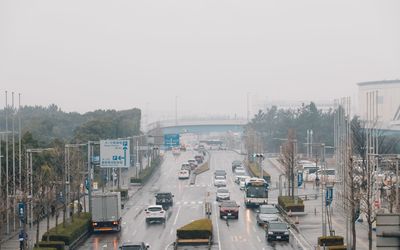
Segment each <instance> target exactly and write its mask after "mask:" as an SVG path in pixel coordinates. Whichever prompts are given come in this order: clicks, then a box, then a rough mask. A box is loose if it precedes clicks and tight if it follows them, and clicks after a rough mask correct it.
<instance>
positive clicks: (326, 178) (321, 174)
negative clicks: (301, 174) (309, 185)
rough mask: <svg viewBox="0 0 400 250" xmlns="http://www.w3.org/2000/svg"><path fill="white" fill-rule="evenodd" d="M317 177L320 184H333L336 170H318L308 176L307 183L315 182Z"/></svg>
mask: <svg viewBox="0 0 400 250" xmlns="http://www.w3.org/2000/svg"><path fill="white" fill-rule="evenodd" d="M317 176H318V178H319V180H320V181H322V182H335V181H336V170H335V169H333V168H329V169H325V170H322V169H320V170H318V171H317V172H316V173H314V174H309V175H308V181H315V179H316V177H317Z"/></svg>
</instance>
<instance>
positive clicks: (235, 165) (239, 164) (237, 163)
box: [232, 160, 242, 172]
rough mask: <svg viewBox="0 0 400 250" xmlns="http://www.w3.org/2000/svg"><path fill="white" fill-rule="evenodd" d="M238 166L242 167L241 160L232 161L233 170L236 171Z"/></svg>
mask: <svg viewBox="0 0 400 250" xmlns="http://www.w3.org/2000/svg"><path fill="white" fill-rule="evenodd" d="M237 167H242V162H241V161H238V160H236V161H233V162H232V172H234V171H235V169H236V168H237Z"/></svg>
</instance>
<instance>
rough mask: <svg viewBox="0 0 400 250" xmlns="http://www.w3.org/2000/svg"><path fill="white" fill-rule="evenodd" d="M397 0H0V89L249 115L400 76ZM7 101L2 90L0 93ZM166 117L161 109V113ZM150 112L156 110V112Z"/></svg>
mask: <svg viewBox="0 0 400 250" xmlns="http://www.w3.org/2000/svg"><path fill="white" fill-rule="evenodd" d="M399 10H400V1H398V0H391V1H390V0H387V1H386V0H375V1H371V0H332V1H321V0H301V1H299V0H292V1H284V0H282V1H273V0H260V1H251V0H241V1H239V0H224V1H219V0H196V1H192V0H175V1H168V0H153V1H145V0H142V1H138V0H127V1H122V0H120V1H117V0H113V1H99V0H92V1H88V0H68V1H54V0H47V1H44V0H43V1H34V0H30V1H18V0H0V90H1V91H2V92H3V91H4V90H8V91H16V92H21V93H22V95H23V104H28V105H35V104H37V105H46V106H47V105H49V104H51V103H55V104H57V105H59V106H60V107H61V108H62V109H63V110H66V111H78V112H86V111H90V110H94V109H99V108H101V109H107V108H114V109H128V108H132V107H139V108H143V109H145V107H146V106H147V110H148V111H150V112H152V113H153V114H157V116H160V115H161V114H163V115H164V116H171V115H173V114H174V107H175V96H178V110H179V113H180V115H182V114H202V115H204V114H228V115H233V114H237V115H239V116H245V115H246V96H247V93H250V96H252V97H257V98H253V99H254V100H255V99H261V100H264V99H266V98H268V99H269V100H333V99H334V98H337V97H341V96H346V95H349V96H355V94H356V91H357V88H356V83H357V82H361V81H371V80H382V79H398V78H400V15H399ZM0 101H1V103H4V94H1V95H0ZM161 112H163V113H161ZM153 116H154V115H153Z"/></svg>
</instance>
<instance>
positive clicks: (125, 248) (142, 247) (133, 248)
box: [119, 242, 150, 250]
mask: <svg viewBox="0 0 400 250" xmlns="http://www.w3.org/2000/svg"><path fill="white" fill-rule="evenodd" d="M149 248H150V245H149V244H146V243H144V242H134V243H132V242H127V243H123V244H122V246H120V247H119V250H146V249H149Z"/></svg>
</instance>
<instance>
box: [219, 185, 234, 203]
mask: <svg viewBox="0 0 400 250" xmlns="http://www.w3.org/2000/svg"><path fill="white" fill-rule="evenodd" d="M230 197H231V196H230V193H229V190H228V189H227V188H218V189H217V193H216V200H217V201H221V200H229V199H230Z"/></svg>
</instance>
